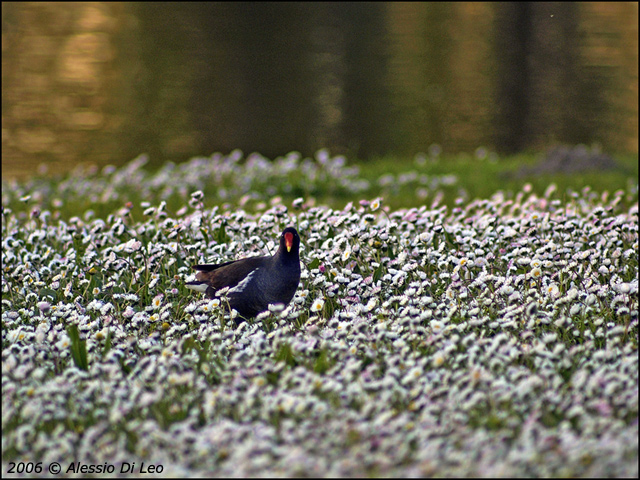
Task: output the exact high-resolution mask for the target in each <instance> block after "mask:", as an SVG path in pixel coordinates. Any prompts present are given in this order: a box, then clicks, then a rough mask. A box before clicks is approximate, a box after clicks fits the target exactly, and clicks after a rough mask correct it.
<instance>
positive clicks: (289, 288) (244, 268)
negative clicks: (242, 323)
mask: <svg viewBox="0 0 640 480" xmlns="http://www.w3.org/2000/svg"><path fill="white" fill-rule="evenodd" d="M299 247H300V237H299V236H298V232H297V231H296V229H295V228H293V227H288V228H285V229H284V231H283V232H282V235H280V247H279V248H278V251H277V252H276V253H275V255H273V256H272V257H269V256H265V257H249V258H242V259H240V260H233V261H231V262H226V263H221V264H219V265H194V266H193V267H192V268H193V269H195V270H198V273H197V274H196V281H195V282H187V283H186V286H187V288H190V289H192V290H196V291H198V292H203V293H205V294H206V296H207V297H208V298H214V297H215V293H216V291H218V290H220V289H222V288H225V287H229V290H228V291H227V299H228V301H229V306H230V307H231V308H232V309H235V310H237V311H238V314H240V316H241V317H244V318H251V317H255V316H256V315H257V314H258V313H260V312H264V311H265V310H268V308H269V304H270V303H283V304H285V305H287V304H288V303H289V302H290V301H291V299H292V298H293V295H294V294H295V293H296V289H297V288H298V283H299V282H300V257H299V254H298V249H299Z"/></svg>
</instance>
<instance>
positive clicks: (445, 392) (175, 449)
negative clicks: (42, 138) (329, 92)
mask: <svg viewBox="0 0 640 480" xmlns="http://www.w3.org/2000/svg"><path fill="white" fill-rule="evenodd" d="M143 163H144V161H143V160H141V159H138V160H136V161H134V162H132V163H130V164H129V165H127V166H125V167H122V168H113V167H106V168H104V169H103V170H101V171H96V172H86V173H85V174H80V173H77V174H76V175H74V176H70V177H68V178H66V179H63V180H46V179H45V178H43V177H40V178H38V179H35V180H30V181H25V182H11V183H7V182H3V186H2V206H3V209H2V469H3V470H2V473H3V475H9V476H32V475H42V476H58V474H60V475H65V476H73V475H77V476H80V475H83V476H84V475H86V474H92V473H93V474H96V475H103V474H105V473H106V474H111V475H112V476H114V475H117V474H121V475H123V476H134V475H135V476H149V475H154V476H155V475H157V474H161V475H166V476H195V475H198V476H202V475H215V476H250V475H251V476H274V475H280V476H314V477H315V476H508V477H511V476H581V477H582V476H605V477H614V476H616V477H617V476H629V477H637V476H638V193H637V184H636V185H635V188H634V189H633V191H630V190H629V191H625V190H619V191H615V192H594V191H592V190H591V189H588V188H585V189H583V190H581V191H577V192H576V191H568V192H566V191H558V189H557V188H556V187H554V185H550V186H549V188H547V190H546V191H545V192H544V193H543V194H536V193H534V192H533V191H532V190H531V189H530V188H529V187H528V186H525V188H524V189H523V190H522V191H519V192H513V193H509V192H496V193H495V194H494V195H492V196H491V197H490V198H485V199H475V200H472V199H465V198H459V199H457V200H456V201H455V202H454V204H455V206H454V207H453V208H451V207H447V206H446V204H444V203H443V202H442V196H441V195H439V194H438V189H439V188H440V187H441V186H442V185H445V184H447V183H451V182H452V181H455V179H453V180H452V179H451V178H445V177H442V178H428V179H424V178H421V177H419V176H412V178H411V180H410V181H412V182H416V190H417V191H419V192H420V195H423V198H424V199H425V202H424V204H423V206H420V207H417V208H404V209H390V208H388V207H386V206H385V201H384V199H381V198H371V197H368V196H367V192H369V191H370V190H369V188H370V184H369V182H368V181H366V180H364V179H363V178H362V177H361V176H360V174H359V172H358V170H357V169H354V168H353V167H350V166H348V165H347V164H346V162H345V161H344V159H342V158H341V157H330V156H329V155H328V154H326V152H321V153H320V154H319V155H317V156H316V158H314V159H303V158H301V157H300V156H298V155H296V154H290V155H288V156H285V157H282V158H279V159H277V160H275V161H274V163H273V164H271V163H269V162H267V160H266V159H263V158H261V157H259V156H255V155H254V156H250V157H249V158H246V159H245V158H242V155H241V154H239V153H238V152H232V154H230V155H227V156H224V155H214V156H212V157H210V158H200V159H194V160H192V161H190V162H188V163H185V164H183V165H179V166H177V165H173V164H168V165H167V166H165V167H163V168H161V169H160V170H158V171H157V172H155V173H148V172H146V171H145V170H144V169H143V168H142V166H143ZM403 178H404V180H403ZM403 181H405V183H406V181H409V180H407V177H402V176H401V175H398V176H394V175H390V176H389V175H388V176H386V177H385V178H384V182H386V184H387V185H388V186H390V187H393V185H394V184H395V183H401V182H403ZM394 182H395V183H394ZM319 191H322V192H324V193H325V194H327V192H328V194H329V195H332V196H333V197H334V198H345V202H344V204H343V206H340V207H338V208H335V207H334V208H330V207H327V206H322V205H320V204H316V203H314V202H313V200H312V197H313V196H315V195H316V194H317V193H318V192H319ZM297 195H299V197H296V196H297ZM214 205H215V206H214ZM287 226H294V227H296V228H297V229H298V231H299V233H300V237H301V239H302V245H301V249H300V257H301V262H302V279H301V282H300V286H299V288H298V291H297V293H296V296H295V297H294V300H293V301H292V302H291V304H290V305H288V306H286V307H285V308H282V306H280V305H275V306H274V307H273V308H272V310H271V311H270V312H265V313H262V314H260V315H259V316H258V317H257V318H256V319H254V320H252V321H248V322H244V323H241V324H240V325H239V326H237V327H236V326H235V325H234V322H233V321H232V319H231V318H230V316H229V314H228V313H225V311H224V310H223V309H222V308H221V304H224V301H225V299H224V297H221V298H216V299H213V300H208V299H204V298H203V297H202V295H200V294H194V293H193V292H191V291H189V290H187V289H186V288H185V286H184V283H185V281H188V280H190V279H192V277H193V275H192V270H191V268H190V266H191V265H193V264H197V263H203V262H210V263H221V262H225V261H229V260H234V259H237V258H241V257H245V256H251V255H266V254H272V253H273V252H275V250H276V249H277V244H276V242H277V241H278V237H279V235H280V233H281V231H282V230H283V229H284V228H285V227H287ZM56 465H57V467H56ZM56 468H57V469H58V470H57V472H56ZM58 472H59V473H58Z"/></svg>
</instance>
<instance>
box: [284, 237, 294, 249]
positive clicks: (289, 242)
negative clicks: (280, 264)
mask: <svg viewBox="0 0 640 480" xmlns="http://www.w3.org/2000/svg"><path fill="white" fill-rule="evenodd" d="M284 244H285V245H286V246H287V252H290V251H291V248H292V247H293V233H291V232H287V233H285V234H284Z"/></svg>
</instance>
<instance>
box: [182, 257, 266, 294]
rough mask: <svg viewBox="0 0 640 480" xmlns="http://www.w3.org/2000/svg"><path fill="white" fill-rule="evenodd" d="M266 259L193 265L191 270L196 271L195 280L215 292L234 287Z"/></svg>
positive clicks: (257, 258)
mask: <svg viewBox="0 0 640 480" xmlns="http://www.w3.org/2000/svg"><path fill="white" fill-rule="evenodd" d="M267 258H269V257H249V258H243V259H241V260H234V261H231V262H226V263H222V264H219V265H194V266H193V267H192V268H194V269H195V270H198V273H197V274H196V280H197V281H199V282H203V283H206V284H207V285H208V286H209V287H211V288H212V289H213V290H214V291H215V290H219V289H221V288H224V287H235V286H236V285H237V284H238V283H240V282H241V281H242V279H243V278H245V277H246V276H247V275H249V273H251V272H252V271H253V270H255V269H256V268H258V267H260V266H261V265H262V264H263V263H264V261H265V260H266V259H267Z"/></svg>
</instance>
